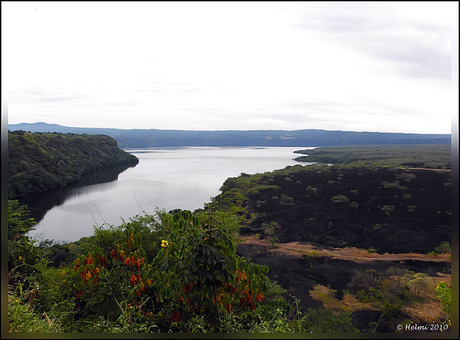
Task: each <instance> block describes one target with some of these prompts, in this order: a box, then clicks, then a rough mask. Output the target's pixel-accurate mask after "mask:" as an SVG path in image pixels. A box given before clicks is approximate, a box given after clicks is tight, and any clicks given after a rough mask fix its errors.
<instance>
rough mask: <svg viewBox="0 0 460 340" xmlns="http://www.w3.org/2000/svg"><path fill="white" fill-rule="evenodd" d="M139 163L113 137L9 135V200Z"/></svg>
mask: <svg viewBox="0 0 460 340" xmlns="http://www.w3.org/2000/svg"><path fill="white" fill-rule="evenodd" d="M138 162H139V160H138V159H137V157H135V156H134V155H130V154H129V153H127V152H125V151H123V150H121V149H120V148H118V145H117V142H116V141H115V139H113V138H112V137H109V136H104V135H76V134H61V133H30V132H24V131H8V198H9V199H14V198H18V197H20V196H23V195H26V194H30V193H34V192H41V191H46V190H50V189H53V188H56V187H59V186H64V185H67V184H70V183H73V182H76V181H78V180H79V179H81V178H82V176H83V175H84V174H88V173H90V172H93V171H96V170H99V169H102V168H107V167H110V166H116V165H127V166H133V165H136V164H137V163H138Z"/></svg>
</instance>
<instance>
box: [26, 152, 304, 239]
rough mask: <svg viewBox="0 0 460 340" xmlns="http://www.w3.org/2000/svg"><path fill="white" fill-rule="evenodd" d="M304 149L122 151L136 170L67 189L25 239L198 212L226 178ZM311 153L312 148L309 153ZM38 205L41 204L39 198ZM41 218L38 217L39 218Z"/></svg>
mask: <svg viewBox="0 0 460 340" xmlns="http://www.w3.org/2000/svg"><path fill="white" fill-rule="evenodd" d="M306 148H307V147H267V148H265V147H263V148H262V147H243V148H233V147H232V148H229V147H188V148H162V149H153V148H149V149H128V150H127V151H128V152H130V153H132V154H134V155H136V156H137V157H138V158H139V164H138V165H137V166H135V167H133V168H128V169H127V170H125V171H124V172H122V173H120V174H119V175H118V176H115V177H114V178H116V177H118V178H117V179H116V180H112V181H110V182H105V183H99V184H92V185H86V186H81V187H75V188H70V189H68V190H67V192H66V193H65V198H63V199H61V201H59V202H58V203H57V204H58V205H55V206H53V207H52V208H51V209H49V210H48V211H47V212H46V213H45V214H44V216H43V218H42V219H41V220H40V221H39V223H38V224H37V225H36V228H35V230H33V231H31V232H30V233H29V235H30V236H34V237H35V238H37V239H39V240H40V239H52V240H55V241H57V242H60V241H64V242H70V241H75V240H78V239H80V238H81V237H84V236H91V235H92V234H93V229H94V226H95V225H98V226H100V225H102V224H104V223H109V224H114V225H119V224H121V223H122V219H121V218H124V219H125V220H126V221H128V220H129V218H130V217H134V216H135V215H137V214H143V211H145V212H147V213H154V211H155V207H158V208H160V209H164V210H166V211H169V210H172V209H176V208H180V209H188V210H192V211H193V210H195V209H198V208H203V207H204V204H205V203H207V202H210V200H211V197H214V196H216V195H218V194H219V193H220V191H219V188H220V187H221V186H222V184H223V183H224V181H225V180H226V179H227V178H228V177H235V176H238V175H239V174H240V173H242V172H245V173H248V174H254V173H263V172H265V171H272V170H275V169H282V168H284V167H286V166H288V165H296V164H306V163H299V162H296V161H294V160H293V158H295V157H297V155H296V154H294V153H293V151H295V150H300V149H306ZM312 149H313V148H312ZM40 200H41V201H45V200H46V199H43V198H41V199H40ZM42 215H43V214H42Z"/></svg>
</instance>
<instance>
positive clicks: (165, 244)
mask: <svg viewBox="0 0 460 340" xmlns="http://www.w3.org/2000/svg"><path fill="white" fill-rule="evenodd" d="M168 244H169V243H168V241H166V240H161V246H162V247H163V248H164V247H167V246H168Z"/></svg>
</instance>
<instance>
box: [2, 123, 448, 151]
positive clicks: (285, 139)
mask: <svg viewBox="0 0 460 340" xmlns="http://www.w3.org/2000/svg"><path fill="white" fill-rule="evenodd" d="M8 128H9V129H10V130H24V131H31V132H61V133H79V134H82V133H85V134H104V135H108V136H111V137H113V138H114V139H116V140H117V142H118V145H119V146H120V147H121V148H143V147H165V146H299V147H306V146H317V147H322V146H334V145H339V146H342V145H379V144H450V143H451V138H450V135H448V134H411V133H379V132H353V131H328V130H315V129H306V130H295V131H287V130H249V131H241V130H228V131H226V130H219V131H193V130H159V129H131V130H129V129H106V128H79V127H68V126H62V125H57V124H46V123H32V124H28V123H21V124H9V125H8Z"/></svg>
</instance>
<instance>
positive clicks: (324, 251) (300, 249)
mask: <svg viewBox="0 0 460 340" xmlns="http://www.w3.org/2000/svg"><path fill="white" fill-rule="evenodd" d="M240 240H241V242H242V243H245V244H251V245H256V246H260V247H264V248H266V249H267V250H270V251H272V252H275V253H280V254H284V255H291V256H299V257H302V256H304V255H306V256H311V257H323V256H325V257H331V258H335V259H342V260H348V261H353V262H357V263H363V262H370V261H407V260H414V261H429V262H450V256H449V255H448V254H438V255H427V254H388V253H385V254H377V253H371V252H369V251H367V250H365V249H358V248H356V247H346V248H333V247H327V248H323V247H321V248H320V247H317V246H314V245H313V244H311V243H308V242H286V243H276V244H275V247H272V246H271V243H270V242H269V241H268V240H261V239H259V238H258V237H256V236H255V235H249V236H240Z"/></svg>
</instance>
